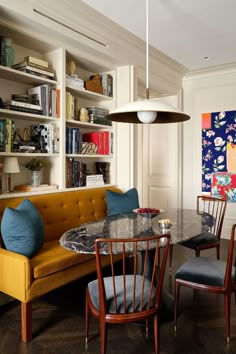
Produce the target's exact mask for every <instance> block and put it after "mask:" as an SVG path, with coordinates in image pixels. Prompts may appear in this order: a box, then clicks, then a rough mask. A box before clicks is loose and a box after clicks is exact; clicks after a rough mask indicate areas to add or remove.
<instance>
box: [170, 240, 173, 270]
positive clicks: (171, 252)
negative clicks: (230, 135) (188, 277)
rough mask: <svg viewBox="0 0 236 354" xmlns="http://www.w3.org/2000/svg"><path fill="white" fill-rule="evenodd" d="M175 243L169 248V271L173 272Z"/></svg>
mask: <svg viewBox="0 0 236 354" xmlns="http://www.w3.org/2000/svg"><path fill="white" fill-rule="evenodd" d="M173 247H174V246H173V245H170V248H169V272H171V266H172V256H173Z"/></svg>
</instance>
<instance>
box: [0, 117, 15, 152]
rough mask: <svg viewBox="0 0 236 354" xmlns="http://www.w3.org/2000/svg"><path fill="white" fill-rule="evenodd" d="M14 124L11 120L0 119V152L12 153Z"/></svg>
mask: <svg viewBox="0 0 236 354" xmlns="http://www.w3.org/2000/svg"><path fill="white" fill-rule="evenodd" d="M14 129H15V123H14V121H13V120H12V119H8V118H6V119H0V152H12V151H14V147H13V145H14V144H13V137H14Z"/></svg>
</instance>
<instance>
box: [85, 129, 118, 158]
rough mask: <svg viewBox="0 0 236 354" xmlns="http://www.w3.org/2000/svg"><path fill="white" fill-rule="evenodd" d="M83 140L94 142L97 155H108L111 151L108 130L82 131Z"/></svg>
mask: <svg viewBox="0 0 236 354" xmlns="http://www.w3.org/2000/svg"><path fill="white" fill-rule="evenodd" d="M83 142H92V143H94V144H96V145H97V149H98V155H110V153H111V133H110V132H109V131H96V132H90V133H84V134H83Z"/></svg>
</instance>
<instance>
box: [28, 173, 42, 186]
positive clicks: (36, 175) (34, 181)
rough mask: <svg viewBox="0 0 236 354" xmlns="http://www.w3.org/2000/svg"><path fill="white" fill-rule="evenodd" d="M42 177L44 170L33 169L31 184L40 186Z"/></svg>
mask: <svg viewBox="0 0 236 354" xmlns="http://www.w3.org/2000/svg"><path fill="white" fill-rule="evenodd" d="M41 179H42V171H31V181H30V184H31V186H39V185H40V183H41Z"/></svg>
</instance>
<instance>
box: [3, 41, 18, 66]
mask: <svg viewBox="0 0 236 354" xmlns="http://www.w3.org/2000/svg"><path fill="white" fill-rule="evenodd" d="M3 41H4V42H5V66H9V67H11V66H12V65H13V63H14V57H15V53H14V49H13V48H12V39H11V38H8V37H4V38H3Z"/></svg>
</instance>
